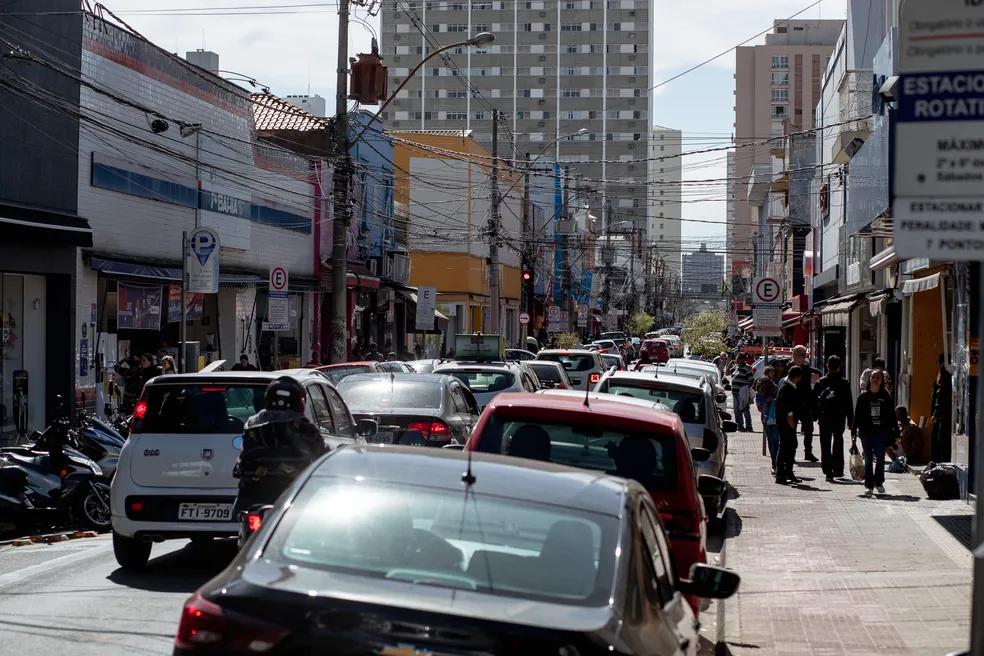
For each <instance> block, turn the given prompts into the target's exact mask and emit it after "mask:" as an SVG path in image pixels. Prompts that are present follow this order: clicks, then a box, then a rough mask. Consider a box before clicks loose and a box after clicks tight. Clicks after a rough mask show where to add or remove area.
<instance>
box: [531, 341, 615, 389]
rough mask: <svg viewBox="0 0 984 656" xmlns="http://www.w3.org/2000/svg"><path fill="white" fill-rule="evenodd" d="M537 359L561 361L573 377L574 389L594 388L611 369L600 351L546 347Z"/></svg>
mask: <svg viewBox="0 0 984 656" xmlns="http://www.w3.org/2000/svg"><path fill="white" fill-rule="evenodd" d="M536 359H537V360H548V361H550V362H559V363H560V364H561V365H563V367H564V369H566V370H567V375H568V376H570V377H571V384H573V385H574V389H579V390H584V391H588V390H591V389H594V386H595V384H596V383H597V382H598V381H599V380H601V375H602V374H603V373H605V372H606V371H608V370H609V369H611V367H609V366H608V364H607V363H606V362H605V361H604V359H602V357H601V352H600V351H588V350H577V349H572V350H566V349H546V350H543V351H540V352H539V353H537V354H536Z"/></svg>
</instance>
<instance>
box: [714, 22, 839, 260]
mask: <svg viewBox="0 0 984 656" xmlns="http://www.w3.org/2000/svg"><path fill="white" fill-rule="evenodd" d="M843 27H844V21H842V20H789V21H778V20H777V21H775V23H774V25H773V28H772V31H771V32H770V33H769V34H767V35H766V37H765V44H764V45H756V46H742V47H739V48H738V49H737V51H736V71H735V145H736V147H737V148H736V150H735V157H734V178H735V182H734V195H735V199H734V217H733V218H730V217H729V221H730V223H729V225H728V246H729V250H731V251H732V252H734V253H744V252H747V253H751V252H754V250H755V247H756V234H757V232H758V222H757V220H756V219H757V217H753V211H752V209H751V207H750V204H749V202H748V186H749V184H750V178H751V176H752V173H753V170H754V169H755V167H756V165H771V159H772V155H771V145H770V144H768V143H763V144H759V143H758V142H760V141H764V140H768V139H771V138H773V137H781V136H783V134H784V132H783V123H784V121H787V120H788V121H790V122H791V123H792V124H793V125H795V126H797V127H798V128H799V129H800V130H811V129H813V127H814V125H815V124H816V119H817V116H816V107H817V103H818V101H819V97H820V80H821V78H822V77H823V74H824V71H825V70H826V67H827V62H828V59H829V57H830V55H831V53H832V51H833V47H834V45H835V44H836V43H837V39H838V37H839V36H840V32H841V29H842V28H843Z"/></svg>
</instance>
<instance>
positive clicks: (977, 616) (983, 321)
mask: <svg viewBox="0 0 984 656" xmlns="http://www.w3.org/2000/svg"><path fill="white" fill-rule="evenodd" d="M979 275H980V287H979V289H984V264H982V265H981V267H980V274H979ZM978 293H980V292H978ZM982 301H984V299H982ZM980 306H981V307H980V310H979V312H980V320H979V321H978V323H977V333H978V335H979V334H980V333H981V331H984V302H981V303H980ZM982 412H984V385H982V384H981V380H980V379H978V382H977V416H978V417H980V416H981V414H982ZM974 433H975V438H976V440H977V444H976V448H975V449H974V492H975V493H976V494H977V517H976V519H975V521H974V551H973V554H974V586H973V592H972V593H971V600H970V603H971V611H970V627H971V628H970V653H971V654H972V655H973V656H984V523H982V522H984V494H981V492H982V491H984V447H982V442H981V438H980V436H981V422H980V421H977V422H975V429H974Z"/></svg>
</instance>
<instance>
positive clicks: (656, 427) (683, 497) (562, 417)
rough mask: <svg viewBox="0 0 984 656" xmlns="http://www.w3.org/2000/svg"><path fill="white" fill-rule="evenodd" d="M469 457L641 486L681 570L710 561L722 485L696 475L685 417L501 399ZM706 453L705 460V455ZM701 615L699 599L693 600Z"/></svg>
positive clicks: (569, 400)
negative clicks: (710, 502)
mask: <svg viewBox="0 0 984 656" xmlns="http://www.w3.org/2000/svg"><path fill="white" fill-rule="evenodd" d="M465 449H466V450H470V451H477V452H481V453H499V454H504V455H511V456H515V457H517V458H525V459H531V460H543V461H549V462H553V463H557V464H562V465H567V466H571V467H580V468H582V469H589V470H592V471H595V472H602V473H610V474H616V475H619V476H622V477H624V478H634V479H636V480H639V481H640V482H641V483H642V484H643V486H644V487H645V488H646V490H648V491H649V492H650V494H651V495H652V498H653V501H654V502H655V503H656V507H657V508H658V509H659V512H660V514H661V516H662V518H663V521H664V522H665V524H666V527H667V530H668V532H669V534H670V541H671V543H672V545H673V555H674V558H675V560H676V565H677V569H678V571H681V572H687V571H690V568H691V567H692V566H693V565H694V564H695V563H705V562H707V521H706V520H707V515H706V513H705V510H704V503H703V501H702V500H701V497H702V496H715V495H720V494H723V489H724V487H725V483H724V481H721V480H720V479H717V478H715V477H713V476H698V474H697V469H696V468H695V467H694V460H693V456H692V454H691V445H690V442H689V441H688V439H687V437H686V436H685V434H684V427H683V423H682V421H681V420H680V417H678V416H677V415H675V414H673V413H670V412H660V411H656V410H654V409H653V408H652V407H651V406H650V407H639V406H638V405H636V404H627V403H621V402H619V401H618V400H617V399H612V400H597V399H595V400H591V399H590V398H589V399H588V402H587V403H585V398H584V396H582V395H581V394H572V395H549V394H548V395H543V394H503V395H500V396H499V397H498V398H496V399H495V400H494V401H493V402H492V403H491V404H489V406H488V407H487V408H486V410H485V412H484V413H483V414H482V418H481V419H480V420H479V422H478V425H477V426H476V427H475V430H474V432H472V436H471V439H469V440H468V444H466V445H465ZM706 455H707V454H706V452H703V454H702V457H704V456H706ZM691 602H692V603H693V604H694V612H695V613H697V612H699V607H698V606H697V603H696V599H691Z"/></svg>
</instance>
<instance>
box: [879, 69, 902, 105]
mask: <svg viewBox="0 0 984 656" xmlns="http://www.w3.org/2000/svg"><path fill="white" fill-rule="evenodd" d="M878 95H879V96H880V97H881V99H882V100H883V101H885V102H895V101H896V100H898V98H899V76H898V75H893V76H891V77H889V78H887V79H886V80H885V81H884V82H883V83H882V85H881V86H880V87H878Z"/></svg>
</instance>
